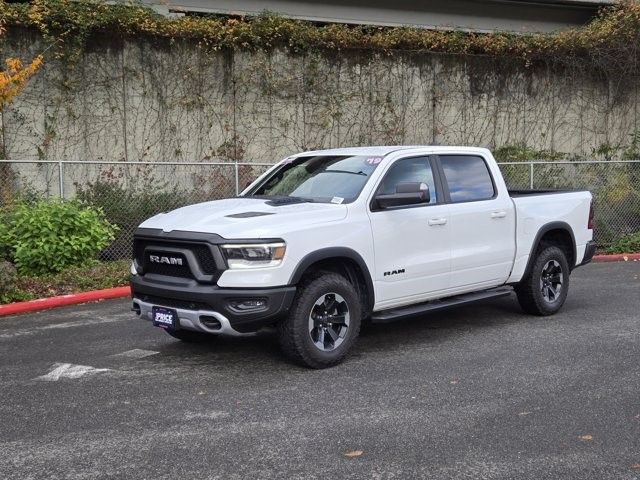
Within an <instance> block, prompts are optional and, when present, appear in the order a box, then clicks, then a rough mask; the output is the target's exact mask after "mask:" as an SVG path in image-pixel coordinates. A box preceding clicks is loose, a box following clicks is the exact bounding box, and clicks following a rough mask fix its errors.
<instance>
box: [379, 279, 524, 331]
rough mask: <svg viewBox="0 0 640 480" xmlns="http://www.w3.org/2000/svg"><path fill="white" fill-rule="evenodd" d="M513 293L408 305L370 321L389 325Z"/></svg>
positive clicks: (506, 291)
mask: <svg viewBox="0 0 640 480" xmlns="http://www.w3.org/2000/svg"><path fill="white" fill-rule="evenodd" d="M512 292H513V289H511V288H509V287H500V288H494V289H492V290H484V291H482V292H473V293H465V294H464V295H457V296H455V297H448V298H443V299H441V300H433V301H430V302H424V303H419V304H417V305H408V306H406V307H398V308H390V309H388V310H381V311H379V312H373V314H372V315H371V321H372V322H373V323H389V322H394V321H396V320H400V319H403V318H407V317H413V316H415V315H421V314H423V313H427V312H435V311H437V310H444V309H446V308H451V307H458V306H461V305H466V304H468V303H473V302H478V301H480V300H487V299H489V298H498V297H506V296H507V295H510V294H511V293H512Z"/></svg>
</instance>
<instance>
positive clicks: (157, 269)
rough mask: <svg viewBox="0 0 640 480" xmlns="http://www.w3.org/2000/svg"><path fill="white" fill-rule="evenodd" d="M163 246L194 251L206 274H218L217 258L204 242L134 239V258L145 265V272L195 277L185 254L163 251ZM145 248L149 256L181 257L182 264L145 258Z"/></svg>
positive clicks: (201, 268) (199, 264)
mask: <svg viewBox="0 0 640 480" xmlns="http://www.w3.org/2000/svg"><path fill="white" fill-rule="evenodd" d="M163 248H170V249H179V250H182V251H186V250H189V251H191V252H193V254H194V256H195V257H196V260H197V262H198V266H199V267H200V270H201V271H202V273H203V274H205V275H214V276H215V275H216V273H217V272H218V268H217V265H216V262H215V259H214V257H213V255H212V253H211V250H210V247H209V246H208V245H206V244H204V243H195V242H176V241H171V240H168V239H145V238H136V239H134V245H133V252H134V258H135V259H136V263H137V264H138V265H141V266H143V268H144V273H155V274H158V275H165V276H169V277H180V278H195V277H194V275H193V272H191V269H190V268H189V263H188V262H187V259H186V257H185V256H184V255H181V254H179V253H176V252H175V251H163ZM145 249H146V252H147V257H148V256H149V255H157V256H160V257H163V256H164V257H168V258H169V259H171V258H180V259H181V260H182V265H178V264H176V263H173V264H171V263H169V264H167V263H157V262H151V261H149V258H145Z"/></svg>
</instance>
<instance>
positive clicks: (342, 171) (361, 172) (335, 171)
mask: <svg viewBox="0 0 640 480" xmlns="http://www.w3.org/2000/svg"><path fill="white" fill-rule="evenodd" d="M320 173H350V174H351V175H364V176H365V177H368V176H369V175H367V174H366V173H364V172H363V171H362V170H361V171H359V172H351V171H349V170H324V171H323V172H320Z"/></svg>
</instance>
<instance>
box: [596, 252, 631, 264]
mask: <svg viewBox="0 0 640 480" xmlns="http://www.w3.org/2000/svg"><path fill="white" fill-rule="evenodd" d="M593 262H594V263H606V262H640V253H616V254H611V255H594V256H593Z"/></svg>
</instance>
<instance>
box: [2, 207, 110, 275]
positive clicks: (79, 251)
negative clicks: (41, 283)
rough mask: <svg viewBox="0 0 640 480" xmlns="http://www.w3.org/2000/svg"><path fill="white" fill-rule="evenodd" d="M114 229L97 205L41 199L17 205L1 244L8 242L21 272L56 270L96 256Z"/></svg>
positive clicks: (28, 273)
mask: <svg viewBox="0 0 640 480" xmlns="http://www.w3.org/2000/svg"><path fill="white" fill-rule="evenodd" d="M116 229H117V227H116V226H114V225H112V224H111V223H109V222H108V221H107V220H106V219H105V218H104V214H103V213H102V211H101V210H100V209H98V208H95V207H92V206H89V205H86V204H85V203H84V202H81V201H79V200H66V201H65V200H59V199H53V200H41V201H39V202H36V203H33V204H27V203H22V204H20V205H18V206H17V207H16V209H15V211H14V212H13V213H12V214H11V215H10V217H9V221H8V224H7V226H6V227H5V229H4V232H2V238H0V244H4V245H8V249H9V252H10V256H11V257H12V258H13V260H14V263H15V264H16V266H17V267H18V271H19V272H20V274H26V275H33V274H47V273H56V272H60V271H62V270H64V269H65V268H67V267H70V266H72V265H82V264H86V262H87V261H89V260H93V259H95V257H96V255H97V254H98V252H99V251H100V250H101V249H102V248H104V247H105V246H107V245H108V244H109V242H111V240H113V238H114V233H115V231H116ZM5 248H6V247H5Z"/></svg>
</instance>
